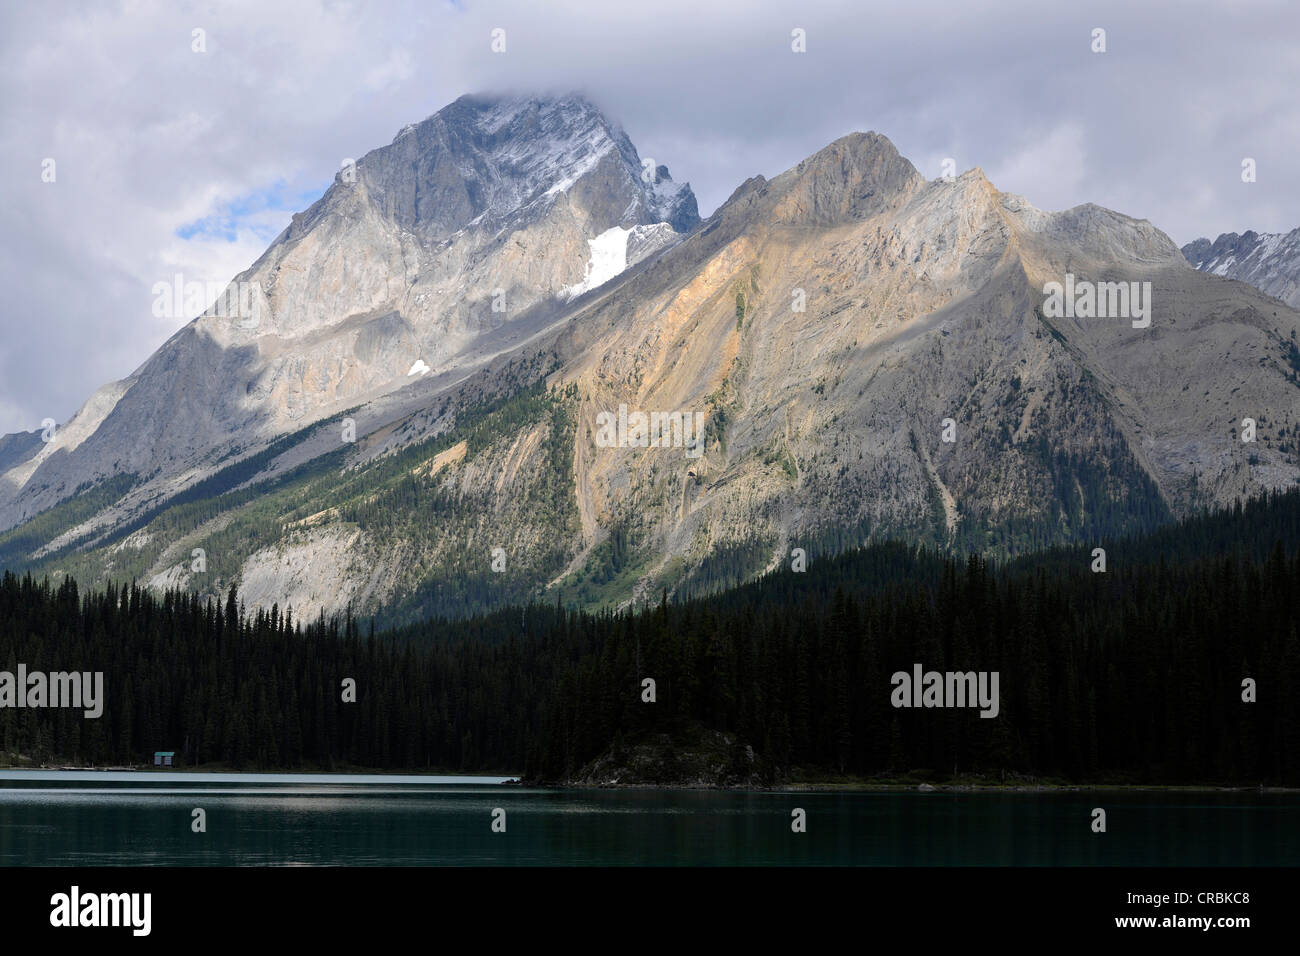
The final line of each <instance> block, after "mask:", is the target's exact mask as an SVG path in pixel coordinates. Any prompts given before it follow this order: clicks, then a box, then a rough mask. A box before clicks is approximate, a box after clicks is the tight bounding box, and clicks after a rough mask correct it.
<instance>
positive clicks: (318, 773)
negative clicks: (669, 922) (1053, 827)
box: [0, 765, 1300, 794]
mask: <svg viewBox="0 0 1300 956" xmlns="http://www.w3.org/2000/svg"><path fill="white" fill-rule="evenodd" d="M9 773H12V774H14V776H12V777H9V779H11V780H12V779H16V778H17V777H18V776H19V775H25V774H29V773H30V774H50V773H68V774H73V773H77V774H99V773H105V774H108V773H138V774H142V775H150V776H157V777H159V778H165V777H167V776H173V775H178V776H179V775H190V774H211V775H226V776H244V777H248V778H249V779H250V780H251V779H256V778H259V777H268V776H299V777H302V776H310V777H318V778H321V780H322V782H326V781H328V780H329V779H330V778H346V777H359V776H364V777H392V778H395V779H402V778H412V779H414V778H427V777H448V778H463V779H465V780H467V781H469V780H481V779H482V778H484V777H504V778H506V779H503V780H500V781H498V782H496V783H495V784H493V785H495V786H501V787H519V788H523V789H537V790H574V791H597V790H655V791H669V790H717V791H732V792H745V791H749V792H754V793H918V794H925V793H948V794H953V793H1090V792H1109V793H1123V792H1134V793H1258V794H1290V793H1300V788H1296V787H1280V786H1259V785H1256V786H1249V785H1228V784H1154V783H1153V784H1144V783H1043V782H1018V783H978V782H970V783H966V782H963V783H934V784H931V783H920V784H918V783H915V782H903V781H892V782H871V781H851V782H847V781H846V782H826V781H798V780H793V781H787V782H784V783H779V784H772V785H769V786H711V785H708V784H683V783H636V784H619V783H612V784H580V783H568V782H554V781H552V782H539V781H525V780H522V779H521V778H520V775H519V774H506V773H499V774H494V773H490V772H479V773H460V772H456V773H446V772H433V771H423V772H419V773H403V772H397V771H392V770H360V769H349V770H230V769H227V768H215V767H207V768H190V767H185V768H160V767H152V766H148V767H123V766H118V767H73V766H66V765H65V766H45V767H0V778H3V776H4V775H7V774H9Z"/></svg>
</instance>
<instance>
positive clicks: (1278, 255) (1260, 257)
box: [1183, 229, 1300, 308]
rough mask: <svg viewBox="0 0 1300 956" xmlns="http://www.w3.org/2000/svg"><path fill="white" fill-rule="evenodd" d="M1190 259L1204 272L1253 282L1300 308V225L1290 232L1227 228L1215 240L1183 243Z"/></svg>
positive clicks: (1255, 285)
mask: <svg viewBox="0 0 1300 956" xmlns="http://www.w3.org/2000/svg"><path fill="white" fill-rule="evenodd" d="M1183 255H1184V256H1185V257H1186V259H1187V261H1188V262H1190V263H1191V264H1192V265H1193V266H1194V267H1195V268H1197V269H1199V270H1200V271H1201V272H1209V273H1211V274H1212V275H1216V276H1224V277H1225V278H1228V279H1240V280H1241V281H1242V282H1249V283H1250V284H1251V285H1253V286H1254V287H1255V288H1257V289H1259V290H1260V291H1261V292H1266V293H1268V294H1269V295H1271V296H1273V297H1274V298H1276V299H1281V300H1282V301H1283V302H1285V303H1286V304H1287V305H1289V306H1291V307H1293V308H1300V229H1293V230H1291V231H1290V232H1288V233H1280V232H1265V233H1258V232H1251V231H1249V230H1247V231H1246V232H1245V233H1243V234H1242V235H1240V236H1239V235H1237V234H1236V233H1235V232H1225V233H1224V234H1223V235H1221V236H1219V238H1218V239H1215V240H1214V241H1213V242H1210V240H1209V239H1197V240H1195V241H1193V242H1189V243H1188V244H1187V245H1185V246H1183Z"/></svg>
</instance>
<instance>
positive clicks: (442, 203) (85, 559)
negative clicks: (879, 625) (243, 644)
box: [0, 98, 1300, 619]
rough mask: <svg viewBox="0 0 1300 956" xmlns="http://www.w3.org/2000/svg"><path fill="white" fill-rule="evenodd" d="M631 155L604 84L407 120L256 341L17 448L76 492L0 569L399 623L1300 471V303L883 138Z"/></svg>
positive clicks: (296, 242) (1123, 226)
mask: <svg viewBox="0 0 1300 956" xmlns="http://www.w3.org/2000/svg"><path fill="white" fill-rule="evenodd" d="M641 172H642V168H641V164H640V163H639V160H638V157H637V156H636V153H635V150H633V149H632V147H631V144H630V143H627V141H626V137H624V136H622V134H621V133H620V132H618V131H617V128H616V127H614V126H613V125H612V124H610V123H609V122H608V121H606V120H604V119H603V118H602V117H600V115H599V113H597V112H596V111H595V110H594V109H593V108H590V107H589V106H588V105H587V104H586V103H585V102H584V101H581V100H575V99H565V100H558V101H549V100H548V101H539V100H529V99H510V100H489V99H477V98H467V99H464V100H460V101H457V103H455V104H453V105H452V106H450V107H448V108H447V109H445V110H443V111H442V112H440V113H439V114H437V115H436V116H434V117H432V118H431V119H429V120H426V121H425V122H424V123H422V124H418V125H417V126H414V127H409V128H408V129H406V130H404V131H403V132H402V133H400V134H399V135H398V137H397V139H396V140H395V141H394V143H393V144H392V145H390V146H388V147H385V149H383V150H377V151H376V152H375V153H371V154H369V155H368V156H366V157H363V158H362V159H361V160H360V161H359V162H358V163H357V167H356V170H355V181H354V182H347V181H345V180H344V178H343V175H342V174H340V181H339V182H336V183H335V185H334V186H333V187H332V188H331V189H330V191H329V192H328V193H327V194H326V195H325V197H324V198H322V200H321V201H320V202H318V203H317V204H315V205H314V206H313V207H312V208H311V209H309V210H308V211H307V212H306V213H304V214H303V215H302V216H300V217H298V218H297V219H296V220H295V222H294V224H293V225H292V226H291V227H290V228H289V229H288V230H286V232H285V233H284V235H282V236H281V237H280V238H279V239H277V240H276V242H275V243H274V244H273V245H272V246H271V248H270V249H268V251H267V252H266V254H265V255H264V256H263V257H262V258H261V259H259V260H258V262H257V263H255V264H254V265H253V267H252V268H251V269H250V270H249V272H248V273H246V274H245V277H246V278H250V279H251V280H255V282H256V285H257V288H258V289H260V290H262V291H263V292H264V299H265V301H264V303H263V307H262V310H261V312H259V313H258V315H259V319H258V322H257V324H256V325H255V326H254V327H245V325H249V323H247V322H243V323H241V322H239V321H232V320H231V318H230V317H229V316H228V315H227V316H220V315H216V314H211V315H205V316H203V317H201V318H200V319H199V320H197V321H196V322H195V323H193V324H192V325H191V326H189V327H187V328H186V329H185V330H183V331H182V332H181V333H178V335H177V336H176V337H175V338H174V339H173V340H172V341H171V342H169V343H168V345H167V346H164V348H163V349H161V350H160V351H159V353H158V354H157V355H155V356H154V357H153V358H152V359H151V360H150V361H149V362H148V363H146V365H145V366H143V367H142V369H141V370H140V371H139V372H137V373H136V375H135V376H133V377H132V378H131V379H129V380H127V382H126V383H124V384H123V383H119V384H118V385H114V386H109V387H108V388H107V389H106V390H101V393H99V394H98V395H97V396H96V398H95V399H93V400H92V401H91V402H90V403H88V405H87V407H86V408H85V409H83V410H82V412H81V413H79V416H78V418H77V419H74V421H73V422H72V423H69V425H68V426H66V428H65V429H64V430H63V432H62V434H63V436H64V438H63V440H62V442H61V443H59V442H56V443H55V444H54V445H53V446H48V445H44V444H41V445H39V447H38V446H37V445H36V444H33V443H32V442H31V441H30V440H28V439H24V438H22V437H21V436H19V437H15V438H11V439H8V440H5V441H3V442H0V461H4V462H5V463H6V465H7V466H8V468H9V470H8V472H7V477H8V478H9V480H10V481H11V483H12V484H13V486H14V488H15V491H14V494H13V497H12V498H11V499H10V502H9V504H8V505H7V506H6V508H5V511H4V512H3V513H4V514H5V515H6V516H7V520H8V523H9V524H16V523H19V522H20V521H23V520H25V519H27V518H29V517H30V516H31V515H32V514H33V513H35V512H36V511H37V510H40V509H44V508H48V507H49V505H50V504H52V503H54V502H56V501H59V500H60V499H64V498H68V496H69V495H71V494H72V492H73V490H74V489H77V488H78V487H81V489H82V490H81V492H79V494H78V495H77V496H76V497H74V498H73V499H72V500H70V501H68V502H65V504H62V505H59V506H58V508H56V509H54V510H53V511H51V512H50V513H49V514H48V515H46V516H44V517H42V518H41V519H40V522H39V524H38V523H31V524H28V525H23V526H22V527H19V528H17V529H16V530H13V531H11V532H9V533H8V534H6V535H0V559H4V561H5V562H7V563H9V564H11V565H12V564H19V565H24V564H25V565H28V566H34V567H36V568H37V570H44V571H48V572H51V573H59V572H66V573H69V574H72V575H74V576H75V577H76V578H77V579H78V580H82V581H86V582H90V581H95V580H100V579H103V578H105V577H116V578H119V579H120V578H122V577H139V578H141V579H144V580H151V581H155V582H157V583H158V584H159V586H164V585H166V584H169V583H176V584H183V585H184V586H186V587H190V588H194V589H196V590H198V591H199V592H200V593H203V594H215V593H218V592H220V591H221V590H222V589H223V588H225V587H227V586H228V585H229V584H231V583H238V584H240V585H241V586H242V587H245V588H246V590H247V595H248V597H249V599H250V600H251V601H253V602H255V603H256V604H258V605H262V606H266V605H269V604H272V603H279V604H280V605H281V606H282V607H283V606H285V605H290V606H293V607H294V608H295V613H296V614H299V615H301V613H302V612H306V613H310V614H315V613H319V612H321V611H324V612H326V613H330V612H334V611H338V610H340V609H342V608H344V607H348V606H351V607H353V608H354V610H360V611H371V610H376V609H379V608H387V609H389V610H390V611H392V612H393V613H394V614H396V615H397V617H398V619H400V618H401V617H402V616H403V615H405V616H413V615H420V614H430V613H448V614H451V613H466V612H469V611H473V610H476V609H481V608H483V607H490V606H494V605H497V604H502V603H505V602H507V601H524V600H527V599H529V598H538V597H540V598H542V599H544V600H554V599H555V597H556V596H557V593H556V592H558V596H559V597H560V598H562V599H564V600H574V601H578V602H580V603H587V604H594V603H603V602H614V603H618V602H623V601H627V600H629V599H644V598H648V597H650V596H651V595H656V596H657V594H658V592H659V590H660V589H667V590H669V591H670V592H673V593H684V592H687V591H691V590H693V589H702V588H708V587H713V586H717V585H718V584H721V583H730V582H732V581H734V580H737V579H743V578H744V577H746V576H748V575H751V574H754V573H756V572H759V571H761V570H763V569H765V568H767V567H772V566H775V565H776V564H778V563H781V562H787V561H790V560H791V558H792V553H793V552H794V551H795V549H799V548H802V549H804V550H805V551H807V552H809V553H810V554H813V555H815V554H816V553H818V552H824V551H828V550H834V549H836V548H841V547H846V546H850V545H855V544H860V543H863V542H866V541H869V540H879V539H882V538H885V537H889V536H894V537H903V538H906V539H908V540H915V541H925V542H928V543H932V544H937V545H942V546H949V547H953V548H955V549H958V550H963V549H966V548H974V549H977V550H981V551H984V552H991V553H997V554H1002V555H1014V554H1017V553H1020V552H1021V551H1024V550H1026V549H1028V548H1033V547H1038V546H1042V545H1046V544H1050V543H1055V542H1090V543H1096V542H1098V541H1099V540H1101V539H1103V538H1109V537H1114V536H1117V535H1122V534H1124V533H1126V532H1129V531H1135V530H1139V529H1141V528H1144V527H1149V526H1150V525H1152V524H1154V523H1156V522H1159V521H1161V520H1167V519H1168V518H1169V517H1170V516H1172V515H1179V514H1185V513H1188V512H1189V511H1191V510H1193V509H1195V508H1198V507H1202V506H1205V505H1223V504H1229V503H1231V502H1232V501H1233V500H1234V499H1235V498H1237V497H1240V496H1243V495H1248V494H1253V493H1256V492H1259V491H1261V490H1264V489H1269V488H1281V487H1288V486H1290V485H1293V484H1294V483H1295V482H1296V480H1297V477H1300V352H1298V351H1297V348H1296V335H1297V330H1300V313H1297V312H1296V311H1295V310H1294V309H1291V308H1289V307H1288V306H1286V305H1284V304H1282V303H1279V302H1278V301H1276V300H1275V299H1273V298H1270V297H1269V296H1267V295H1265V294H1264V293H1262V292H1260V291H1258V290H1256V289H1254V288H1251V287H1250V286H1248V285H1245V284H1242V283H1236V282H1225V281H1223V280H1222V279H1221V278H1218V277H1216V276H1212V275H1207V274H1205V273H1203V272H1199V271H1197V270H1196V269H1193V268H1192V267H1191V266H1189V265H1188V263H1187V262H1186V261H1185V259H1184V257H1183V255H1182V254H1181V253H1180V252H1179V250H1178V248H1177V247H1176V246H1175V245H1174V243H1173V242H1172V241H1171V240H1170V239H1169V238H1168V237H1167V236H1166V235H1165V234H1164V233H1162V232H1160V230H1158V229H1157V228H1155V227H1154V226H1153V225H1152V224H1151V223H1149V222H1146V221H1142V220H1135V219H1132V218H1129V217H1127V216H1124V215H1121V214H1119V213H1116V212H1112V211H1110V210H1106V209H1102V208H1100V207H1097V206H1093V205H1084V206H1080V207H1077V208H1075V209H1070V210H1066V211H1064V212H1056V213H1048V212H1043V211H1040V210H1038V209H1036V208H1034V207H1033V206H1032V205H1031V204H1030V203H1029V202H1028V201H1027V200H1026V199H1024V198H1022V197H1019V196H1014V195H1010V194H1006V193H1002V192H1000V191H998V190H997V189H996V188H995V187H994V186H993V185H992V184H991V183H990V182H989V181H988V180H987V179H986V178H985V176H984V174H983V173H982V172H981V171H979V170H978V169H976V170H970V171H968V172H966V173H964V174H963V175H961V176H958V177H955V178H953V179H950V180H926V179H925V178H924V177H923V176H921V175H920V174H919V173H918V172H917V171H916V169H915V168H914V167H913V166H912V165H911V163H909V162H908V161H907V160H906V159H904V158H903V157H902V156H900V155H899V154H898V152H897V150H895V149H894V147H893V145H892V144H891V143H890V142H889V141H888V140H887V139H886V138H885V137H883V136H880V135H878V134H875V133H854V134H852V135H849V136H846V137H844V138H842V139H839V140H837V141H836V142H834V143H831V144H830V145H829V146H827V147H825V148H824V149H822V150H820V151H819V152H818V153H816V154H815V155H813V156H811V157H809V158H808V159H806V160H804V161H803V162H802V163H800V164H798V165H797V166H795V167H794V168H792V169H790V170H788V171H786V172H785V173H782V174H781V175H779V176H777V177H775V178H773V179H771V180H767V179H764V178H763V177H754V178H752V179H750V180H747V181H746V182H744V183H743V184H741V185H740V186H739V188H737V190H736V191H735V193H734V194H733V195H732V196H731V198H730V199H729V200H728V201H727V202H726V203H725V204H724V205H723V206H722V207H721V208H720V209H719V210H718V211H717V212H716V213H714V214H713V215H712V216H711V217H710V218H709V219H708V221H706V222H704V223H700V224H698V225H694V228H691V227H692V225H693V224H694V220H695V212H694V200H693V199H692V198H690V197H689V191H688V190H687V189H685V187H681V188H679V187H676V186H674V185H672V184H671V182H670V180H668V179H667V175H666V172H665V171H663V170H662V169H657V170H654V171H653V172H654V175H652V176H649V177H648V178H649V180H651V181H647V179H646V178H642V176H641ZM680 229H689V231H688V232H687V233H685V234H684V235H683V234H682V233H681V232H680V231H679V230H680ZM1118 283H1126V285H1124V286H1122V287H1121V286H1120V285H1118ZM1129 283H1134V284H1135V285H1129ZM1053 284H1058V285H1060V286H1062V287H1063V288H1069V289H1070V290H1071V291H1072V293H1073V292H1074V291H1075V290H1083V289H1085V288H1086V289H1088V290H1089V291H1088V293H1087V295H1084V294H1083V293H1082V292H1080V296H1081V297H1080V298H1078V300H1077V301H1076V299H1075V298H1074V297H1073V295H1072V296H1071V300H1070V308H1069V309H1068V310H1065V311H1062V310H1060V309H1057V308H1054V307H1053V305H1052V301H1051V300H1052V297H1051V296H1049V295H1048V290H1050V289H1051V288H1052V286H1053ZM1093 291H1096V293H1097V294H1096V295H1093V294H1092V293H1093ZM1121 292H1123V293H1124V295H1123V296H1121V295H1120V293H1121ZM498 297H501V298H502V299H503V301H504V303H505V306H504V311H498V312H494V311H493V308H492V306H493V302H494V301H495V300H496V299H497V298H498ZM259 301H261V300H259ZM1088 303H1090V304H1091V307H1089V306H1088V305H1087V304H1088ZM1139 304H1140V305H1141V308H1139V307H1138V306H1139ZM1076 305H1077V308H1076ZM1147 306H1149V307H1150V308H1149V311H1147V310H1146V307H1147ZM1126 307H1131V308H1127V311H1126ZM1130 313H1132V314H1130ZM344 413H346V415H345V414H344ZM642 415H644V416H646V419H645V422H646V424H647V425H648V424H649V422H650V421H653V422H654V425H653V426H650V427H653V429H654V435H653V438H654V440H653V441H652V440H651V437H652V436H651V434H650V427H647V428H646V429H644V430H643V429H642V427H641V425H640V424H639V422H640V421H641V419H640V416H642ZM331 416H332V417H331ZM674 419H675V422H676V424H675V425H674ZM1246 419H1250V420H1251V421H1253V422H1254V423H1255V424H1254V426H1253V427H1254V429H1255V434H1254V436H1253V437H1254V440H1253V441H1248V442H1243V440H1242V437H1243V434H1245V432H1246V427H1245V424H1244V422H1245V420H1246ZM697 421H698V422H702V432H701V433H700V434H699V435H698V436H696V435H695V434H694V433H693V426H694V423H695V422H697ZM312 422H319V423H320V424H319V425H316V426H311V427H303V426H304V425H310V423H312ZM611 422H613V423H615V424H616V425H617V427H614V426H611V424H610V423H611ZM665 422H666V423H667V424H665ZM349 423H351V425H349ZM688 425H689V426H690V427H691V432H690V433H688V432H687V430H686V429H687V426H688ZM349 427H351V428H352V429H353V431H354V435H353V436H352V437H351V438H349V437H347V429H348V428H349ZM674 428H675V429H676V430H675V431H674ZM661 431H662V435H661V434H660V432H661ZM223 436H224V437H223ZM611 436H612V437H611ZM695 438H698V441H695V440H694V439H695ZM660 439H662V440H660ZM232 445H233V446H234V447H232ZM222 455H225V456H226V458H225V459H224V460H218V459H220V457H221V456H222ZM128 476H135V477H134V478H131V477H128ZM113 482H120V483H124V484H113ZM195 549H202V550H203V557H204V561H205V563H204V562H200V563H199V565H196V564H195V561H196V560H197V559H196V558H193V557H192V555H194V553H195ZM196 566H201V567H202V568H204V569H203V570H195V568H196ZM393 609H396V610H393Z"/></svg>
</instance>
